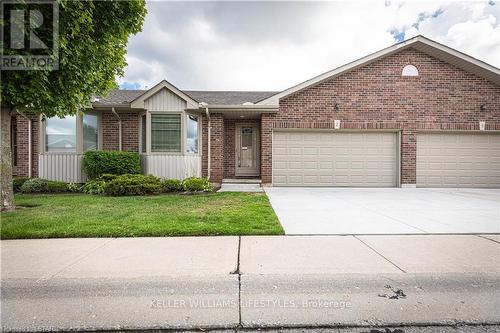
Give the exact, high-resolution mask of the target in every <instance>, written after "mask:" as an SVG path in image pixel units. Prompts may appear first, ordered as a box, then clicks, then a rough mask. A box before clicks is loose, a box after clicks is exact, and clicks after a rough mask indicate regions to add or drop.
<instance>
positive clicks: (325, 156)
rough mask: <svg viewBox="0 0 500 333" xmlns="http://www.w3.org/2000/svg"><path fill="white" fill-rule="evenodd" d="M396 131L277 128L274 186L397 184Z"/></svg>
mask: <svg viewBox="0 0 500 333" xmlns="http://www.w3.org/2000/svg"><path fill="white" fill-rule="evenodd" d="M397 174H398V168H397V134H396V133H388V132H375V131H373V132H368V131H365V132H321V131H318V132H308V131H303V132H298V131H277V132H274V136H273V185H274V186H370V187H371V186H396V185H397Z"/></svg>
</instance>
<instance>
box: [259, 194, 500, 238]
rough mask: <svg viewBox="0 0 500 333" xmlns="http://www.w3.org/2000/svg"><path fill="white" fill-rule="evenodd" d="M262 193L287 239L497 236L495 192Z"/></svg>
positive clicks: (498, 198)
mask: <svg viewBox="0 0 500 333" xmlns="http://www.w3.org/2000/svg"><path fill="white" fill-rule="evenodd" d="M265 191H266V193H267V195H268V196H269V199H270V201H271V204H272V206H273V208H274V211H275V212H276V214H277V216H278V218H279V220H280V222H281V224H282V225H283V228H284V229H285V232H286V234H289V235H293V234H303V235H311V234H448V233H458V234H469V233H500V190H499V189H428V188H427V189H421V188H418V189H417V188H415V189H407V188H286V187H272V188H266V190H265Z"/></svg>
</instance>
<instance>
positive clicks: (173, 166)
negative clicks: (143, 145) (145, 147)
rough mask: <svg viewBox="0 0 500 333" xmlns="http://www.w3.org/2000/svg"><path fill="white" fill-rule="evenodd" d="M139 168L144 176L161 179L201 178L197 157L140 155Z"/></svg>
mask: <svg viewBox="0 0 500 333" xmlns="http://www.w3.org/2000/svg"><path fill="white" fill-rule="evenodd" d="M141 166H142V172H143V173H144V174H151V175H154V176H157V177H161V178H175V179H184V178H187V177H201V156H199V155H141Z"/></svg>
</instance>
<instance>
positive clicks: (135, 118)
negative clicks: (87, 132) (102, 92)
mask: <svg viewBox="0 0 500 333" xmlns="http://www.w3.org/2000/svg"><path fill="white" fill-rule="evenodd" d="M118 115H119V116H120V118H121V120H122V150H124V151H139V114H138V113H137V112H123V113H122V112H120V113H118ZM118 123H119V122H118V118H117V117H116V116H115V115H114V114H113V113H112V112H111V111H103V112H102V136H103V138H102V149H103V150H118V149H119V147H120V145H119V141H118V136H119V135H118V133H119V126H118Z"/></svg>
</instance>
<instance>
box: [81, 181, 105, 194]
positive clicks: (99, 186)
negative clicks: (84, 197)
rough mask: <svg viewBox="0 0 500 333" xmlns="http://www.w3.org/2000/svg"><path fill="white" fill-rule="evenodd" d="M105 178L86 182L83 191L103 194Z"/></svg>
mask: <svg viewBox="0 0 500 333" xmlns="http://www.w3.org/2000/svg"><path fill="white" fill-rule="evenodd" d="M105 185H106V182H105V181H104V180H91V181H88V182H87V183H85V185H83V187H82V192H83V193H87V194H102V193H104V186H105Z"/></svg>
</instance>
